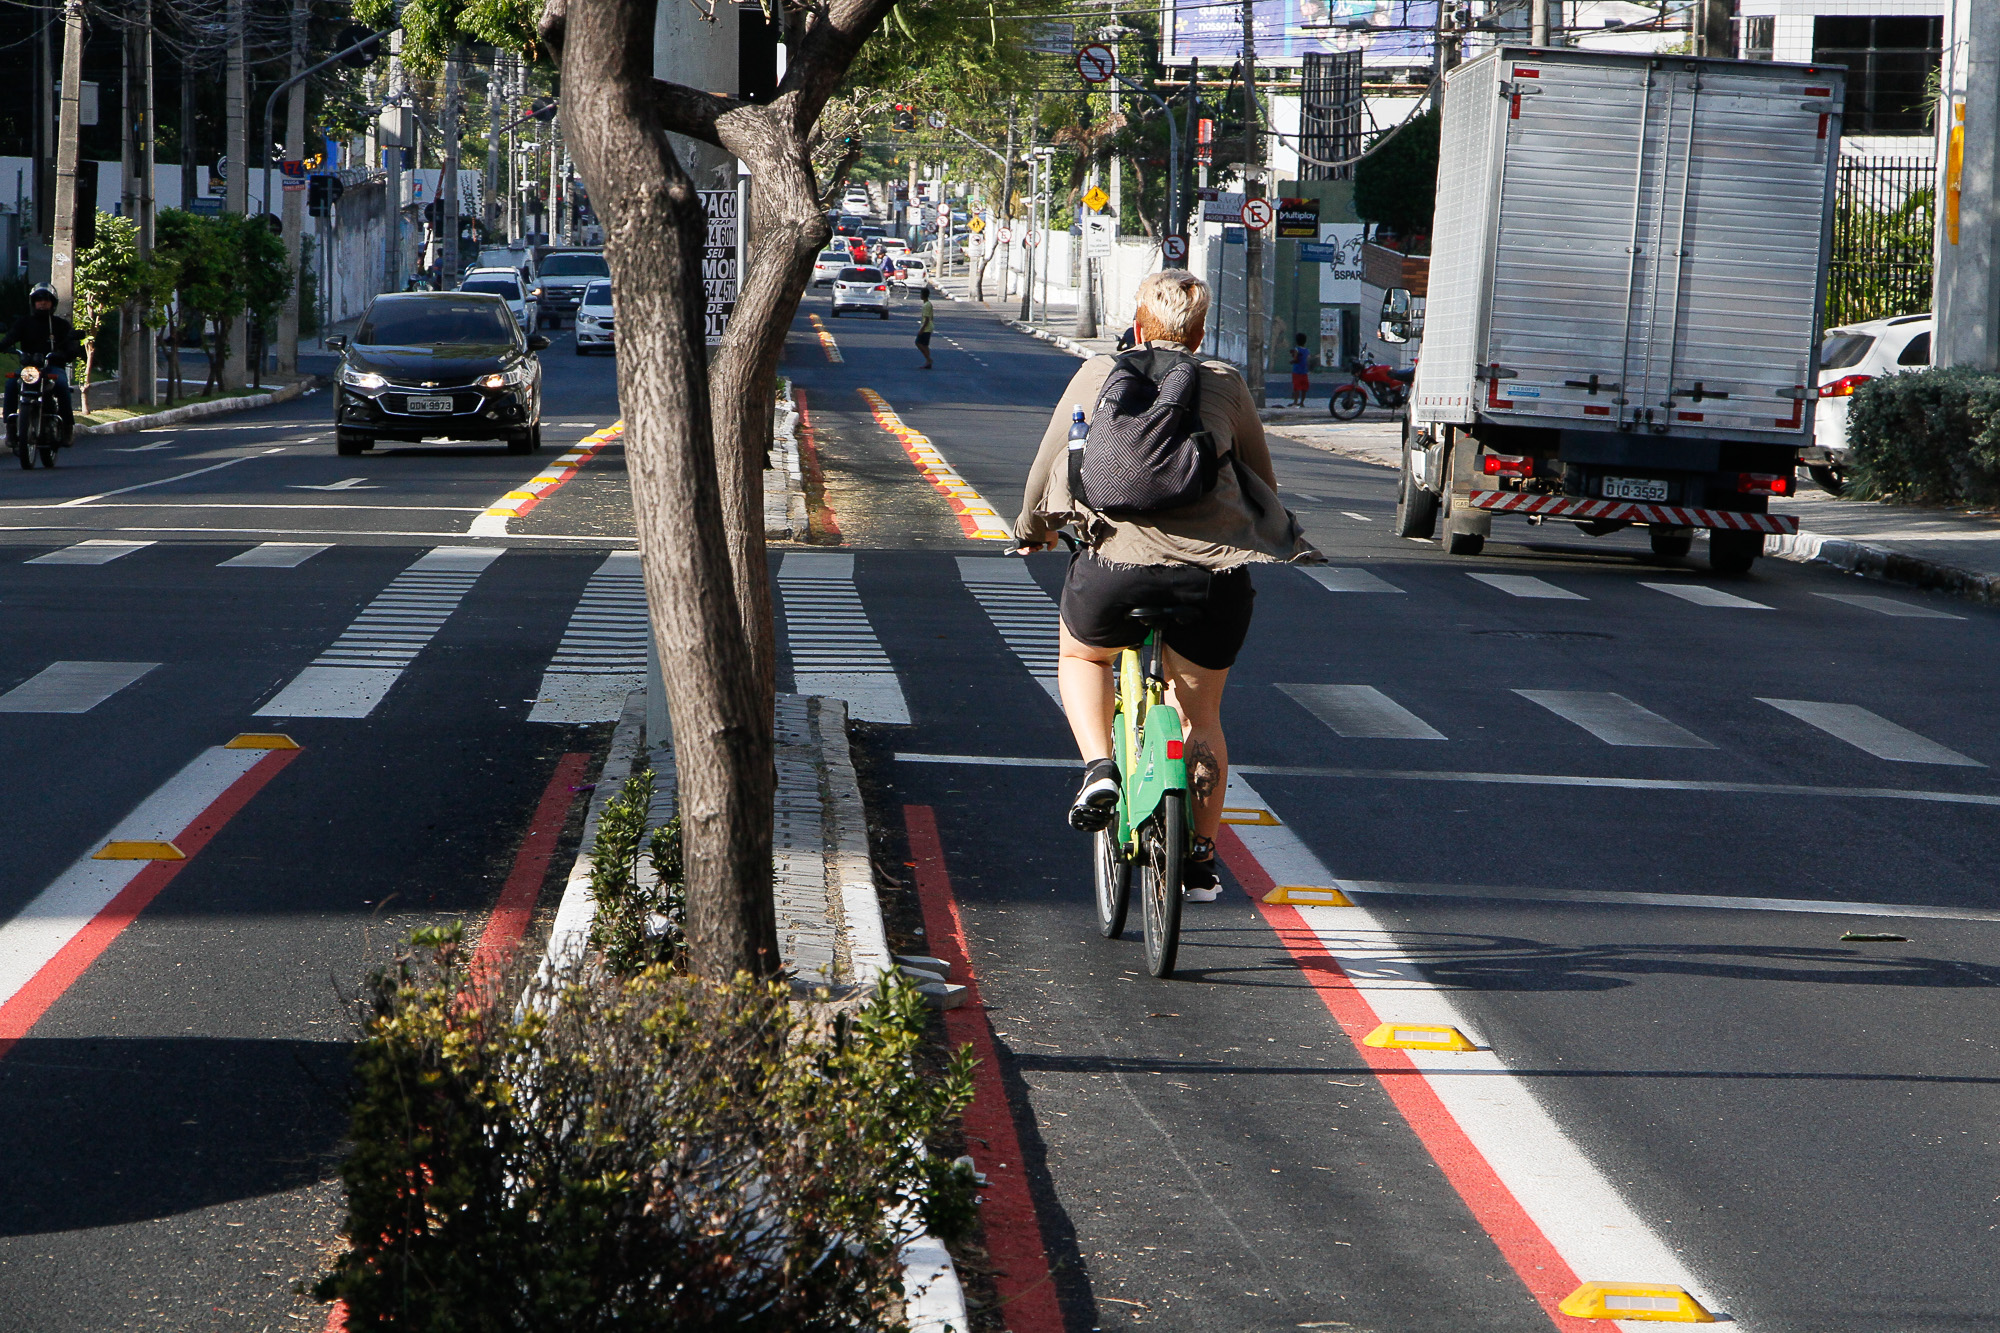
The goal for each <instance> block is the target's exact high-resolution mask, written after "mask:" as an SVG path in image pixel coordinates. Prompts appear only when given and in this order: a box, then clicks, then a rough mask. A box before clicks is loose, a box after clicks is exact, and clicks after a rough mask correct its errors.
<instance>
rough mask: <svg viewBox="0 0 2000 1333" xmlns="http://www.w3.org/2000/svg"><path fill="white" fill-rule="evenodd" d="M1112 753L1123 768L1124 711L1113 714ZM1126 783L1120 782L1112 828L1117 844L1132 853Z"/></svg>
mask: <svg viewBox="0 0 2000 1333" xmlns="http://www.w3.org/2000/svg"><path fill="white" fill-rule="evenodd" d="M1111 753H1112V754H1114V755H1116V756H1117V757H1118V763H1119V766H1120V767H1121V768H1122V767H1123V766H1124V764H1125V715H1124V714H1123V713H1114V714H1112V716H1111ZM1126 785H1127V784H1126V783H1124V782H1123V781H1121V782H1120V783H1119V784H1118V789H1119V801H1118V813H1117V816H1116V819H1117V822H1116V824H1115V825H1114V827H1113V828H1112V830H1111V833H1112V836H1113V837H1114V838H1115V839H1116V840H1117V845H1118V846H1120V847H1123V848H1124V849H1125V851H1126V853H1127V854H1128V855H1130V854H1131V853H1132V852H1133V851H1134V850H1136V849H1135V848H1134V846H1133V838H1132V826H1131V825H1130V824H1129V823H1127V822H1126V819H1125V800H1124V795H1125V788H1126Z"/></svg>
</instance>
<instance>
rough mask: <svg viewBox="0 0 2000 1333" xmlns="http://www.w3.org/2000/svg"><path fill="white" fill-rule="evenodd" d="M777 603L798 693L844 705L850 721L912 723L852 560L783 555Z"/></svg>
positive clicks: (806, 553)
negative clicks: (821, 696) (864, 601)
mask: <svg viewBox="0 0 2000 1333" xmlns="http://www.w3.org/2000/svg"><path fill="white" fill-rule="evenodd" d="M778 596H779V599H780V601H781V602H782V604H783V606H784V609H785V644H786V647H787V648H788V649H789V650H790V653H791V659H792V676H793V679H794V682H795V683H794V689H795V690H796V692H797V693H799V694H826V695H832V696H833V697H835V698H838V699H845V700H847V711H848V716H850V717H852V718H855V719H857V720H859V721H862V722H893V723H902V724H907V723H908V722H909V720H910V705H909V703H908V702H907V701H906V700H905V699H904V697H903V682H902V681H901V680H899V679H898V678H897V676H896V668H895V666H894V664H892V663H891V662H890V661H889V655H888V654H887V653H885V652H883V651H882V642H881V640H880V639H878V638H876V637H875V627H874V625H873V624H871V623H870V622H869V619H868V613H867V611H866V610H865V609H864V608H863V607H862V605H861V594H860V593H859V592H857V591H856V590H855V587H854V557H853V556H851V555H842V554H835V553H833V552H821V551H787V552H785V555H784V559H783V560H782V561H781V562H780V563H779V565H778Z"/></svg>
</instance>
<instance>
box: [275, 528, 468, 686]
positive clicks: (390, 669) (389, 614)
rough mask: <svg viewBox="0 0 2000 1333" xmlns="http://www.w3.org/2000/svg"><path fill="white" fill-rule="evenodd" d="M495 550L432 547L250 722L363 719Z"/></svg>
mask: <svg viewBox="0 0 2000 1333" xmlns="http://www.w3.org/2000/svg"><path fill="white" fill-rule="evenodd" d="M501 549H502V548H499V547H492V546H440V547H438V548H436V549H435V550H433V551H430V552H428V553H427V554H425V555H424V556H422V557H421V558H420V559H418V560H417V561H416V563H414V564H412V565H411V566H410V567H409V568H408V569H406V570H404V571H403V572H402V573H400V574H398V575H397V576H396V577H395V578H393V579H391V580H390V581H389V586H388V587H386V588H384V589H383V590H382V591H381V592H380V593H379V594H377V596H376V598H375V600H374V601H372V602H370V603H369V604H368V605H367V606H365V607H363V608H362V611H361V614H360V615H358V616H356V617H355V618H354V623H352V624H351V625H349V626H348V627H347V628H346V629H345V630H344V631H342V632H341V635H340V637H339V638H338V639H335V640H334V641H333V643H332V645H331V646H330V647H328V648H327V650H326V651H325V652H323V653H321V654H320V655H319V656H318V657H317V658H316V659H314V661H313V662H312V664H311V665H310V666H308V667H306V668H305V669H304V670H303V671H301V672H299V674H298V675H296V676H294V677H292V679H291V682H290V683H289V684H287V685H286V686H285V688H284V689H282V690H280V691H278V693H277V695H276V696H275V697H274V698H273V699H272V700H271V701H270V702H269V703H267V704H265V705H264V706H263V707H262V708H259V709H258V710H257V712H256V716H258V717H367V716H368V715H369V714H370V713H372V712H374V711H375V707H376V705H377V704H380V703H381V702H382V698H383V696H384V695H386V694H388V693H389V690H390V687H392V686H393V685H395V683H396V682H397V681H398V680H399V679H401V678H402V675H403V672H404V671H406V670H407V669H408V668H409V666H410V664H411V663H412V662H414V661H416V658H417V654H418V653H420V652H422V651H423V650H424V648H425V647H426V646H427V645H428V644H429V643H430V641H431V640H432V639H433V638H435V637H436V636H437V632H438V631H439V630H440V629H442V628H444V622H445V621H446V620H448V619H450V617H451V613H452V612H453V611H456V610H457V609H458V606H459V603H460V602H462V601H464V600H465V595H466V594H467V593H468V592H470V591H472V585H473V584H474V583H475V582H477V581H478V579H479V576H480V575H481V574H482V573H484V572H485V570H486V567H487V566H488V565H490V564H492V563H493V562H494V561H495V560H497V559H499V557H500V554H501Z"/></svg>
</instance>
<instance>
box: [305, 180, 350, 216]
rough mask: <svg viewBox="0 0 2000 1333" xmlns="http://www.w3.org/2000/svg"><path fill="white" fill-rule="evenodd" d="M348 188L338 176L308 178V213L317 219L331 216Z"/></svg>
mask: <svg viewBox="0 0 2000 1333" xmlns="http://www.w3.org/2000/svg"><path fill="white" fill-rule="evenodd" d="M346 188H347V187H346V186H345V185H344V184H342V183H341V180H340V177H338V176H334V175H329V174H321V175H318V176H309V177H307V178H306V212H307V213H308V214H310V215H311V216H313V217H316V218H323V217H327V216H330V215H331V214H332V212H333V206H334V205H335V204H337V203H339V202H340V195H341V192H342V191H344V190H345V189H346Z"/></svg>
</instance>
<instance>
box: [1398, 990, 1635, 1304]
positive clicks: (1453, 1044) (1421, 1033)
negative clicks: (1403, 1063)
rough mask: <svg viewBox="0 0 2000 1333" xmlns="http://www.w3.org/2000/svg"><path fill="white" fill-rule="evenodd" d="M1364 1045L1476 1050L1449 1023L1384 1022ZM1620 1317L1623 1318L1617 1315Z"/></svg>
mask: <svg viewBox="0 0 2000 1333" xmlns="http://www.w3.org/2000/svg"><path fill="white" fill-rule="evenodd" d="M1361 1044H1362V1045H1363V1046H1377V1047H1388V1048H1390V1049H1394V1050H1406V1051H1476V1050H1478V1049H1479V1048H1478V1047H1477V1046H1474V1045H1473V1044H1472V1042H1471V1040H1470V1039H1468V1038H1467V1037H1466V1035H1465V1034H1464V1033H1463V1032H1460V1031H1459V1030H1458V1029H1457V1028H1455V1027H1453V1026H1451V1025H1450V1024H1449V1023H1384V1024H1383V1025H1382V1026H1381V1027H1379V1028H1376V1029H1375V1030H1374V1031H1373V1032H1371V1033H1369V1034H1368V1035H1367V1036H1365V1037H1363V1038H1362V1039H1361ZM1620 1317H1621V1318H1622V1317H1623V1316H1620Z"/></svg>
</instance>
